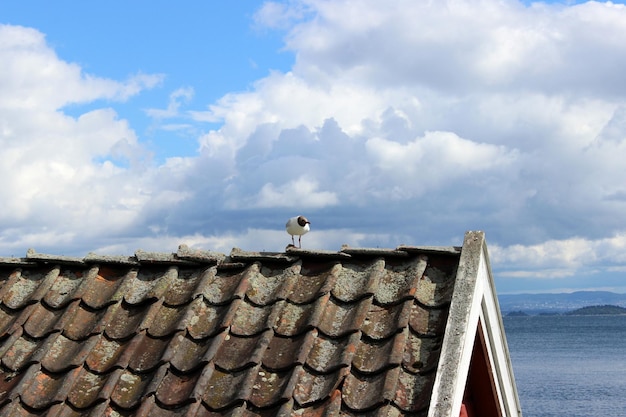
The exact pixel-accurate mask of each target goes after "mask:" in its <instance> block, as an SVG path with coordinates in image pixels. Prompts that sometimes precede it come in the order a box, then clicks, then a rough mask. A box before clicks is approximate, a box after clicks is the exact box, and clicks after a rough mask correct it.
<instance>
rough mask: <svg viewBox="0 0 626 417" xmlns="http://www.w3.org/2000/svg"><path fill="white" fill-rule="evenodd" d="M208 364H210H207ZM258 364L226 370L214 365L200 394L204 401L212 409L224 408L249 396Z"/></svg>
mask: <svg viewBox="0 0 626 417" xmlns="http://www.w3.org/2000/svg"><path fill="white" fill-rule="evenodd" d="M209 366H210V365H209ZM258 368H259V366H256V367H253V368H245V369H242V370H238V371H233V372H228V371H225V370H221V369H219V368H216V367H211V369H210V370H209V375H210V378H209V380H208V382H207V384H206V391H205V392H204V393H203V395H202V399H203V400H204V402H205V403H206V404H207V405H208V406H209V407H210V408H211V409H214V410H219V409H222V408H226V407H228V406H231V405H234V404H235V403H236V402H241V401H245V400H247V399H248V398H249V397H250V392H251V391H252V382H253V381H254V378H255V376H256V373H257V369H258Z"/></svg>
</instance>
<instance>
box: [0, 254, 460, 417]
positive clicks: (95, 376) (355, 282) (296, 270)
mask: <svg viewBox="0 0 626 417" xmlns="http://www.w3.org/2000/svg"><path fill="white" fill-rule="evenodd" d="M459 254H460V249H459V248H456V247H449V248H446V247H441V248H439V247H399V248H397V249H395V250H380V249H350V248H343V249H342V250H341V251H340V252H326V251H306V250H298V249H289V250H288V251H287V252H286V253H263V252H261V253H259V252H243V251H241V250H237V249H233V251H232V252H231V254H230V255H229V256H225V255H221V254H217V253H213V252H208V251H196V250H191V249H189V248H187V247H185V246H181V247H180V248H179V250H178V252H177V253H175V254H157V253H146V252H141V251H140V252H137V253H136V254H135V256H131V257H118V256H99V255H93V254H90V255H88V256H87V257H85V258H83V259H77V258H69V257H60V256H50V255H43V254H38V253H35V252H33V251H29V252H28V254H27V256H26V257H25V258H0V358H1V362H0V373H1V375H0V414H1V415H3V416H36V415H47V416H78V415H89V416H100V415H121V416H126V415H140V416H141V415H143V416H222V415H223V416H273V415H311V416H313V415H327V416H331V415H339V414H343V415H385V416H399V415H426V411H427V410H428V406H429V401H430V396H431V391H432V386H433V382H434V379H435V375H436V371H437V363H438V359H439V354H440V350H441V344H442V339H443V334H444V329H445V325H446V320H447V316H448V309H449V306H450V301H451V297H452V292H453V289H454V281H455V277H456V270H457V268H458V264H459Z"/></svg>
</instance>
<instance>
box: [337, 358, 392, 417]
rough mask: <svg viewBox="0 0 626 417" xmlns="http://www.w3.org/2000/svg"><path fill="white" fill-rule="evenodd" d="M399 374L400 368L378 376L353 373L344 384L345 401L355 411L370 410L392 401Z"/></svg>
mask: <svg viewBox="0 0 626 417" xmlns="http://www.w3.org/2000/svg"><path fill="white" fill-rule="evenodd" d="M399 372H400V368H398V367H395V368H391V369H389V370H387V371H384V372H379V373H376V374H361V373H360V372H351V373H350V374H348V375H347V376H346V380H345V382H344V387H343V401H344V402H345V403H346V405H347V406H348V407H349V408H351V409H353V410H369V409H372V408H374V407H376V406H380V405H382V404H384V403H385V402H388V401H391V400H392V399H393V398H394V396H395V390H396V382H397V379H398V373H399Z"/></svg>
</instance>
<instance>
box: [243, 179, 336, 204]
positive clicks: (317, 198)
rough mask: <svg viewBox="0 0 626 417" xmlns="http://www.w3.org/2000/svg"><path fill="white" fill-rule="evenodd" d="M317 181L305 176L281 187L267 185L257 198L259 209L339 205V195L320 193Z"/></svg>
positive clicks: (326, 192)
mask: <svg viewBox="0 0 626 417" xmlns="http://www.w3.org/2000/svg"><path fill="white" fill-rule="evenodd" d="M318 188H319V184H318V182H317V181H315V180H313V179H310V178H306V177H304V176H302V177H299V178H296V179H294V180H292V181H289V182H288V183H286V184H284V185H281V186H279V187H276V186H274V184H271V183H270V184H265V185H264V186H263V188H261V190H260V191H259V194H258V195H257V197H256V204H255V206H257V207H265V208H267V207H298V208H306V209H315V208H322V207H328V206H334V205H336V204H338V203H339V199H338V198H337V195H336V194H335V193H333V192H329V191H318Z"/></svg>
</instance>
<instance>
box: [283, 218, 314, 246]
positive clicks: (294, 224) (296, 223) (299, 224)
mask: <svg viewBox="0 0 626 417" xmlns="http://www.w3.org/2000/svg"><path fill="white" fill-rule="evenodd" d="M310 225H311V222H310V221H308V220H307V218H306V217H304V216H296V217H292V218H291V219H289V220H287V224H286V225H285V228H286V229H287V233H289V234H290V235H291V243H292V244H293V246H296V242H295V240H294V236H295V235H298V247H299V248H300V247H302V235H304V234H306V233H308V231H309V230H311V226H310Z"/></svg>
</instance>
